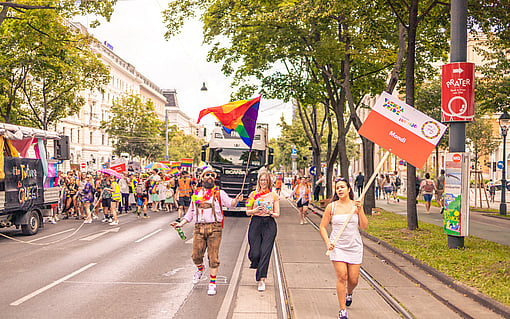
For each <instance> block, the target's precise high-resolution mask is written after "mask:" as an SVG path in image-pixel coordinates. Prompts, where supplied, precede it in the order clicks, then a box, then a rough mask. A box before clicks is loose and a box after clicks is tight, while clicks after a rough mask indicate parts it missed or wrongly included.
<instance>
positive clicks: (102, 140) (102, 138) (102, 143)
mask: <svg viewBox="0 0 510 319" xmlns="http://www.w3.org/2000/svg"><path fill="white" fill-rule="evenodd" d="M101 145H104V134H103V136H101Z"/></svg>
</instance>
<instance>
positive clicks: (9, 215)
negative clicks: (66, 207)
mask: <svg viewBox="0 0 510 319" xmlns="http://www.w3.org/2000/svg"><path fill="white" fill-rule="evenodd" d="M61 139H63V138H62V137H61V136H60V135H59V134H58V133H55V132H50V131H44V130H39V129H34V128H30V127H22V126H17V125H11V124H6V123H0V147H1V153H2V154H1V155H0V170H3V171H2V172H0V228H3V227H11V226H16V228H20V227H21V230H22V232H23V234H25V235H34V234H36V233H37V232H38V230H39V228H40V227H43V218H44V217H48V216H51V215H52V213H53V209H56V208H57V206H58V202H59V198H60V196H59V187H58V185H57V186H56V187H55V186H54V187H46V188H45V187H44V183H45V176H44V174H45V173H44V172H45V171H46V172H47V169H45V168H43V163H44V164H45V165H47V163H46V160H44V158H46V146H45V145H44V144H46V143H45V142H44V140H54V141H57V142H55V143H54V148H55V149H56V152H55V154H56V155H58V154H60V152H61V151H62V149H63V147H64V146H62V145H60V140H61ZM64 140H66V139H64ZM33 144H35V148H37V152H39V154H41V156H38V157H39V158H26V157H21V155H22V153H25V151H26V150H27V149H28V148H31V147H32V145H33ZM41 144H42V145H41ZM22 148H23V150H22V151H21V152H18V149H22ZM66 151H67V154H68V149H67V150H66ZM34 152H35V151H34ZM43 152H44V154H42V153H43ZM27 154H28V153H27ZM16 155H18V156H16ZM56 157H58V156H56Z"/></svg>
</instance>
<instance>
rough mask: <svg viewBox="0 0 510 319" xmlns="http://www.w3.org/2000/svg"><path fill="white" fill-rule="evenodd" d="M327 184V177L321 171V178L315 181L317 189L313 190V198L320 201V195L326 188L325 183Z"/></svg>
mask: <svg viewBox="0 0 510 319" xmlns="http://www.w3.org/2000/svg"><path fill="white" fill-rule="evenodd" d="M325 184H326V178H325V177H324V173H323V172H321V175H320V178H319V179H318V180H317V181H316V182H315V189H314V191H313V199H314V200H315V201H316V202H318V201H319V199H320V195H322V190H323V189H324V185H325Z"/></svg>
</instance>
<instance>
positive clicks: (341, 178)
mask: <svg viewBox="0 0 510 319" xmlns="http://www.w3.org/2000/svg"><path fill="white" fill-rule="evenodd" d="M336 182H347V180H346V179H345V178H343V177H339V178H337V179H335V183H336Z"/></svg>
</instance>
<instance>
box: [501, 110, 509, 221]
mask: <svg viewBox="0 0 510 319" xmlns="http://www.w3.org/2000/svg"><path fill="white" fill-rule="evenodd" d="M509 124H510V114H508V113H507V112H506V111H504V112H503V114H501V116H500V117H499V127H500V128H501V136H503V170H502V176H501V203H500V204H499V213H500V214H501V215H506V198H505V195H506V194H505V193H506V134H507V132H508V125H509Z"/></svg>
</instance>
